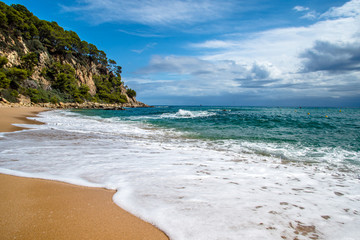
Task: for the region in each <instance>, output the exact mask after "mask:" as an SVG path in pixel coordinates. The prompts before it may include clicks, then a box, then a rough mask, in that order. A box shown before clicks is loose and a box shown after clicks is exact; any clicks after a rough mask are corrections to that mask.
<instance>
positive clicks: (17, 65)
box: [0, 2, 146, 107]
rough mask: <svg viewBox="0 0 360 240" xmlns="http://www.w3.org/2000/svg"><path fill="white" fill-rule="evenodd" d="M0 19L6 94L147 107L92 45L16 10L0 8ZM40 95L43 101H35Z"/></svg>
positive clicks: (1, 71)
mask: <svg viewBox="0 0 360 240" xmlns="http://www.w3.org/2000/svg"><path fill="white" fill-rule="evenodd" d="M1 14H2V15H1ZM0 16H1V17H2V18H3V19H0V20H3V22H2V23H0V57H2V58H3V57H5V58H6V59H7V63H6V64H5V65H4V66H3V68H2V69H0V74H2V76H3V78H2V79H3V80H1V81H3V83H0V90H1V86H3V87H2V88H6V89H9V92H10V91H11V92H14V90H16V92H19V93H21V95H28V96H29V97H30V98H31V97H32V98H31V99H32V100H33V99H35V100H36V102H45V101H44V100H43V99H46V100H47V101H51V100H50V98H51V97H54V96H55V97H56V98H59V99H60V100H63V99H65V100H64V101H69V102H77V103H83V102H94V101H95V102H99V103H104V104H119V105H121V106H125V107H144V106H146V105H145V104H143V103H141V102H138V101H137V100H136V98H135V96H136V92H135V91H133V90H131V89H127V88H126V87H125V86H124V83H123V82H122V81H121V76H120V73H121V67H119V66H116V62H115V61H114V60H108V59H107V57H106V54H105V53H104V52H103V51H101V50H98V49H97V48H96V46H94V45H93V44H89V43H87V42H86V41H81V39H80V38H79V37H78V36H77V34H76V33H75V32H72V31H66V30H64V29H62V28H61V27H60V26H58V25H57V23H55V22H47V21H44V20H39V19H38V18H37V17H36V16H34V15H33V14H32V13H31V12H29V11H28V10H27V9H26V8H25V7H24V6H21V5H12V6H7V5H5V4H4V3H2V2H0ZM14 16H15V17H14ZM0 60H1V59H0ZM21 71H23V73H24V74H25V73H26V77H22V78H21V79H20V77H18V76H16V74H18V75H19V74H21ZM24 74H23V75H24ZM4 76H5V77H6V78H8V79H7V80H6V79H5V80H6V81H8V82H6V81H5V80H4ZM4 86H5V87H4ZM29 89H30V90H29ZM39 91H40V92H41V93H43V95H44V94H45V95H46V94H47V97H40V98H39V96H37V95H36V96H35V97H34V94H35V93H36V94H38V92H39ZM44 92H45V93H44ZM0 95H1V94H0ZM19 97H21V96H18V98H19Z"/></svg>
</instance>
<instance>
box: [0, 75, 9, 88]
mask: <svg viewBox="0 0 360 240" xmlns="http://www.w3.org/2000/svg"><path fill="white" fill-rule="evenodd" d="M10 82H11V80H10V79H8V78H7V77H6V74H5V73H3V72H0V88H9V87H10Z"/></svg>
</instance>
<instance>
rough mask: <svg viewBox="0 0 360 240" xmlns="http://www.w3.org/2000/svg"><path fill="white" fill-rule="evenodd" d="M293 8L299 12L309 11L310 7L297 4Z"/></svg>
mask: <svg viewBox="0 0 360 240" xmlns="http://www.w3.org/2000/svg"><path fill="white" fill-rule="evenodd" d="M293 10H295V11H297V12H303V11H308V10H309V8H308V7H303V6H295V7H294V8H293Z"/></svg>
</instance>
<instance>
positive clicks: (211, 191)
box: [0, 111, 360, 240]
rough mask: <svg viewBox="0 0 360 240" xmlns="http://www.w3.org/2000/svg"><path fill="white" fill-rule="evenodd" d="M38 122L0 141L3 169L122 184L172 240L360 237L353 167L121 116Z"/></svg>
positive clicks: (119, 197)
mask: <svg viewBox="0 0 360 240" xmlns="http://www.w3.org/2000/svg"><path fill="white" fill-rule="evenodd" d="M193 112H194V111H193ZM193 112H192V113H193ZM41 118H42V121H44V122H46V125H36V126H35V128H36V130H32V131H22V132H17V133H11V134H6V135H5V136H4V137H3V138H1V139H0V154H1V155H0V156H1V158H0V172H3V173H8V174H14V175H18V174H24V175H23V176H31V177H40V178H46V179H54V180H60V181H66V182H71V183H75V184H80V185H82V184H84V185H88V186H89V185H91V186H100V187H106V188H111V189H117V193H116V194H115V195H114V201H115V202H116V203H117V204H118V205H120V206H121V207H123V208H125V209H126V210H129V211H130V212H132V213H134V214H135V215H137V216H140V217H141V218H143V219H145V220H147V221H149V222H151V223H153V224H155V225H156V226H158V227H160V228H161V229H162V230H164V231H165V232H166V233H167V234H168V235H169V236H170V238H171V239H175V240H182V239H184V240H185V239H190V240H191V239H196V240H198V239H199V240H201V239H210V240H211V239H214V240H215V239H281V237H286V238H287V239H294V238H295V237H297V238H298V239H309V238H310V237H316V236H318V237H319V238H320V239H356V236H360V230H359V228H358V226H359V224H360V213H359V203H360V198H359V196H360V188H359V187H358V186H359V180H358V179H356V178H354V174H353V172H339V168H336V167H333V168H329V167H328V166H327V165H326V164H321V163H317V164H301V163H288V164H283V163H281V159H280V158H279V157H278V156H271V154H259V152H260V150H261V148H262V147H264V148H266V147H268V148H272V147H275V146H268V145H264V146H258V148H256V146H255V145H252V143H242V144H239V142H236V141H234V142H232V141H223V142H222V143H221V142H220V141H218V142H213V141H203V140H196V139H195V140H194V139H186V138H183V137H181V134H178V133H176V132H175V131H172V130H164V129H155V128H153V127H151V126H148V125H141V124H140V125H139V123H134V122H121V121H120V120H119V119H116V118H112V119H101V118H98V117H84V116H81V115H78V114H76V113H72V112H67V111H51V112H45V113H41ZM259 148H260V149H259ZM266 151H268V152H272V150H271V149H267V150H266V149H265V152H266ZM294 151H295V150H294ZM294 155H295V153H294ZM299 226H308V228H307V229H308V230H310V232H309V233H307V234H306V235H303V234H305V233H304V232H302V229H304V228H301V227H299ZM313 227H314V228H313ZM312 230H314V232H312ZM296 231H297V232H298V234H297V233H296Z"/></svg>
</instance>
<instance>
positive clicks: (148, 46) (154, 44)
mask: <svg viewBox="0 0 360 240" xmlns="http://www.w3.org/2000/svg"><path fill="white" fill-rule="evenodd" d="M156 45H157V43H148V44H146V46H145V47H144V48H142V49H133V50H131V51H132V52H135V53H138V54H141V53H143V52H144V51H146V50H148V49H151V48H154V47H155V46H156Z"/></svg>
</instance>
